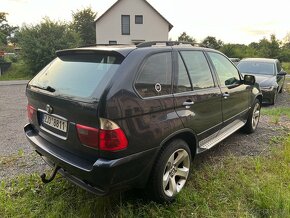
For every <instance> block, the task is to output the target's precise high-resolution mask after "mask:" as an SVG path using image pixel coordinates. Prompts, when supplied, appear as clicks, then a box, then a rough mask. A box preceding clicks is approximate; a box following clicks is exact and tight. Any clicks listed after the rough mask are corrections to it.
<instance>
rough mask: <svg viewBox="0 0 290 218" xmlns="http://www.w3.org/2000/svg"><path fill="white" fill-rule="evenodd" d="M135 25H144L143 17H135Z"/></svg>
mask: <svg viewBox="0 0 290 218" xmlns="http://www.w3.org/2000/svg"><path fill="white" fill-rule="evenodd" d="M135 24H143V15H135Z"/></svg>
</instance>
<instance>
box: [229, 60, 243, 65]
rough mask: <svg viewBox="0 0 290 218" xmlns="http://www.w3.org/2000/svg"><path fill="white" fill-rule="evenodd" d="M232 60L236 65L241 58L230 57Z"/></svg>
mask: <svg viewBox="0 0 290 218" xmlns="http://www.w3.org/2000/svg"><path fill="white" fill-rule="evenodd" d="M229 59H230V60H231V62H233V63H234V64H235V65H237V64H238V63H239V62H240V61H241V59H240V58H229Z"/></svg>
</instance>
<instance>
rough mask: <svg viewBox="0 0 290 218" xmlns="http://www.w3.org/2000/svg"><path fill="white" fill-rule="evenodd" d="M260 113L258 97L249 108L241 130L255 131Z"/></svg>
mask: <svg viewBox="0 0 290 218" xmlns="http://www.w3.org/2000/svg"><path fill="white" fill-rule="evenodd" d="M260 114H261V102H260V101H259V100H258V99H256V100H255V101H254V104H253V106H252V108H251V110H250V113H249V117H248V119H247V122H246V124H245V126H244V127H243V130H244V131H245V132H246V133H253V132H255V131H256V129H257V126H258V124H259V119H260Z"/></svg>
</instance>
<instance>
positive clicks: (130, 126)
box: [24, 42, 262, 202]
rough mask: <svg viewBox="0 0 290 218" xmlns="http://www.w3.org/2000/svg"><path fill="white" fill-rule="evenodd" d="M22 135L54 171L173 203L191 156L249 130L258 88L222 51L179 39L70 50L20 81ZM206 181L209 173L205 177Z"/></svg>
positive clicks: (92, 187)
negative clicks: (24, 121)
mask: <svg viewBox="0 0 290 218" xmlns="http://www.w3.org/2000/svg"><path fill="white" fill-rule="evenodd" d="M26 95H27V98H28V106H27V110H28V118H29V124H27V125H26V126H25V127H24V130H25V134H26V137H27V139H28V141H29V142H30V143H31V144H32V145H33V146H34V149H35V150H36V152H37V153H38V154H39V155H40V156H42V158H43V159H44V160H45V161H46V162H47V163H48V164H49V165H51V166H52V167H53V168H54V170H53V173H52V175H51V176H50V178H47V177H46V175H45V174H43V175H42V176H41V178H42V180H43V182H50V181H52V180H53V178H54V176H55V174H56V173H57V172H59V173H61V174H62V175H64V176H65V177H66V178H67V179H68V180H70V181H71V182H73V183H75V184H77V185H79V186H80V187H82V188H84V189H86V190H88V191H90V192H93V193H96V194H98V195H101V196H102V195H105V194H108V193H110V192H113V191H115V190H120V189H126V188H145V187H147V188H148V190H149V191H150V192H151V194H152V198H154V199H155V200H156V201H160V202H164V201H165V202H170V201H172V200H174V199H175V198H176V196H177V194H178V193H179V192H180V191H181V190H182V188H183V187H184V185H185V183H186V181H187V179H188V176H189V172H190V168H191V163H192V159H193V158H194V156H195V155H196V154H199V153H201V152H203V151H206V150H208V149H209V148H211V147H213V146H214V145H216V144H217V143H219V142H220V141H222V140H223V139H225V138H226V137H228V136H229V135H231V134H232V133H234V132H235V131H237V130H238V129H240V128H243V129H244V130H245V131H246V132H248V133H252V132H254V131H255V130H256V128H257V125H258V122H259V117H260V107H261V106H260V105H261V101H262V95H261V92H260V90H259V88H258V85H257V84H256V83H255V77H254V76H251V75H249V76H247V75H246V76H244V78H243V79H242V77H241V75H240V74H239V72H238V70H237V68H236V67H235V66H234V65H233V64H232V62H230V60H229V59H228V58H227V57H226V56H225V55H223V54H222V53H220V52H218V51H215V50H212V49H207V48H201V47H194V46H188V45H180V44H179V43H178V42H164V43H160V42H158V43H156V42H147V43H143V44H140V45H138V46H137V47H136V46H134V47H132V46H117V45H115V46H107V47H88V48H78V49H69V50H63V51H58V52H57V58H56V59H55V60H53V61H52V62H51V63H50V64H49V65H47V66H46V67H45V68H44V69H43V70H42V71H41V72H40V73H38V74H37V75H36V76H35V77H34V78H33V79H32V80H31V81H30V82H29V84H28V85H27V88H26ZM205 182H206V181H205Z"/></svg>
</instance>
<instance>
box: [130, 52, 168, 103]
mask: <svg viewBox="0 0 290 218" xmlns="http://www.w3.org/2000/svg"><path fill="white" fill-rule="evenodd" d="M171 74H172V60H171V52H164V53H158V54H154V55H151V56H150V57H149V58H148V59H147V60H146V61H145V63H144V64H143V66H142V67H141V70H140V73H139V76H138V78H137V80H136V83H135V88H136V90H137V91H138V93H139V94H140V95H141V96H142V97H155V96H160V95H168V94H171Z"/></svg>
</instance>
